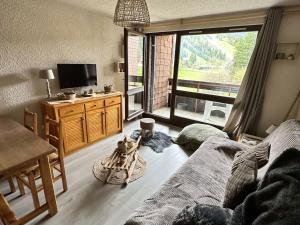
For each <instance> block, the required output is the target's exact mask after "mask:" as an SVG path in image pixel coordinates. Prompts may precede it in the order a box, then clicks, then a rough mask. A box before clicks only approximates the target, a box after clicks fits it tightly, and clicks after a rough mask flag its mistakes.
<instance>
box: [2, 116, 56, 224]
mask: <svg viewBox="0 0 300 225" xmlns="http://www.w3.org/2000/svg"><path fill="white" fill-rule="evenodd" d="M55 151H56V149H55V148H54V147H53V146H52V145H50V144H49V143H48V142H46V141H45V140H44V139H42V138H40V137H39V136H37V135H35V134H34V133H32V132H31V131H29V130H27V129H26V128H25V127H24V126H23V125H22V124H20V123H18V122H16V121H14V120H12V119H10V118H8V117H0V178H1V177H9V176H14V175H16V174H18V173H20V172H21V171H22V170H24V169H26V168H28V167H31V166H33V165H36V164H37V163H38V165H39V168H40V173H41V179H42V183H43V187H44V194H45V200H46V202H45V204H43V205H42V206H40V207H39V208H38V209H34V210H33V211H31V212H29V213H27V214H26V215H24V216H22V217H20V218H15V219H14V218H11V220H12V221H13V223H12V224H24V223H26V222H28V221H30V220H31V219H33V218H34V217H36V216H38V215H39V214H41V213H43V212H44V211H46V210H48V212H49V214H50V215H51V216H53V215H55V214H56V213H57V204H56V197H55V193H54V188H53V182H52V178H51V171H50V164H49V160H48V155H49V154H51V153H53V152H55ZM0 194H1V193H0ZM1 196H2V198H0V205H1V204H2V205H3V204H7V207H9V205H8V203H7V202H6V201H5V199H4V200H3V195H2V194H1ZM1 199H2V202H1ZM7 210H10V207H9V208H7Z"/></svg>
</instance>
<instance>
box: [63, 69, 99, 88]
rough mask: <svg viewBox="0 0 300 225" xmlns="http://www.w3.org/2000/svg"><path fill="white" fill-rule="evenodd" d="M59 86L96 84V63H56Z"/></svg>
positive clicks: (69, 86)
mask: <svg viewBox="0 0 300 225" xmlns="http://www.w3.org/2000/svg"><path fill="white" fill-rule="evenodd" d="M57 71H58V77H59V83H60V88H61V89H64V88H75V87H85V86H92V85H97V68H96V64H57Z"/></svg>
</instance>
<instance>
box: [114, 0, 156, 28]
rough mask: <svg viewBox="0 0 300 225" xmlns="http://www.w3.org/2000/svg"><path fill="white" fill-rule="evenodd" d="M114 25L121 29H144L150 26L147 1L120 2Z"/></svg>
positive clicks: (131, 0)
mask: <svg viewBox="0 0 300 225" xmlns="http://www.w3.org/2000/svg"><path fill="white" fill-rule="evenodd" d="M114 23H115V24H116V25H118V26H121V27H128V28H131V27H132V28H133V27H144V26H148V25H150V16H149V11H148V6H147V3H146V1H145V0H118V3H117V6H116V10H115V17H114Z"/></svg>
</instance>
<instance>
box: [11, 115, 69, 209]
mask: <svg viewBox="0 0 300 225" xmlns="http://www.w3.org/2000/svg"><path fill="white" fill-rule="evenodd" d="M50 128H51V130H52V129H53V130H54V131H55V132H53V133H56V134H57V135H53V134H50V133H49V129H50ZM63 136H64V127H63V122H56V121H54V120H52V119H49V118H46V119H45V139H46V140H47V141H48V142H49V143H50V144H51V145H53V146H54V147H56V149H57V152H56V153H52V154H51V155H49V162H50V166H51V171H52V180H53V183H54V182H55V181H57V180H59V179H62V184H63V191H64V192H66V191H67V190H68V185H67V179H66V173H65V166H64V151H63ZM55 172H58V175H57V176H55ZM39 177H40V171H39V167H38V166H34V167H32V168H30V169H27V170H26V171H24V172H23V173H22V174H20V175H19V176H17V181H18V184H19V188H20V192H21V194H22V195H23V194H25V190H24V185H25V186H27V187H28V188H29V189H30V190H31V194H32V199H33V203H34V206H35V208H38V207H40V202H39V197H38V192H40V191H41V190H43V185H40V186H37V185H36V180H37V179H38V178H39Z"/></svg>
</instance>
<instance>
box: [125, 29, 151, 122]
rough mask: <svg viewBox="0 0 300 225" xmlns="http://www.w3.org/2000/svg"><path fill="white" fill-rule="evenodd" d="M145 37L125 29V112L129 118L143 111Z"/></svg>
mask: <svg viewBox="0 0 300 225" xmlns="http://www.w3.org/2000/svg"><path fill="white" fill-rule="evenodd" d="M145 43H146V37H145V36H144V35H143V34H141V33H137V32H131V31H127V30H125V65H126V66H125V101H126V104H125V108H126V110H125V114H126V119H127V120H131V119H133V118H135V117H137V116H139V115H141V114H142V113H143V112H144V88H145V87H144V77H145V76H144V73H145V69H144V68H145V66H144V65H145Z"/></svg>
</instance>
